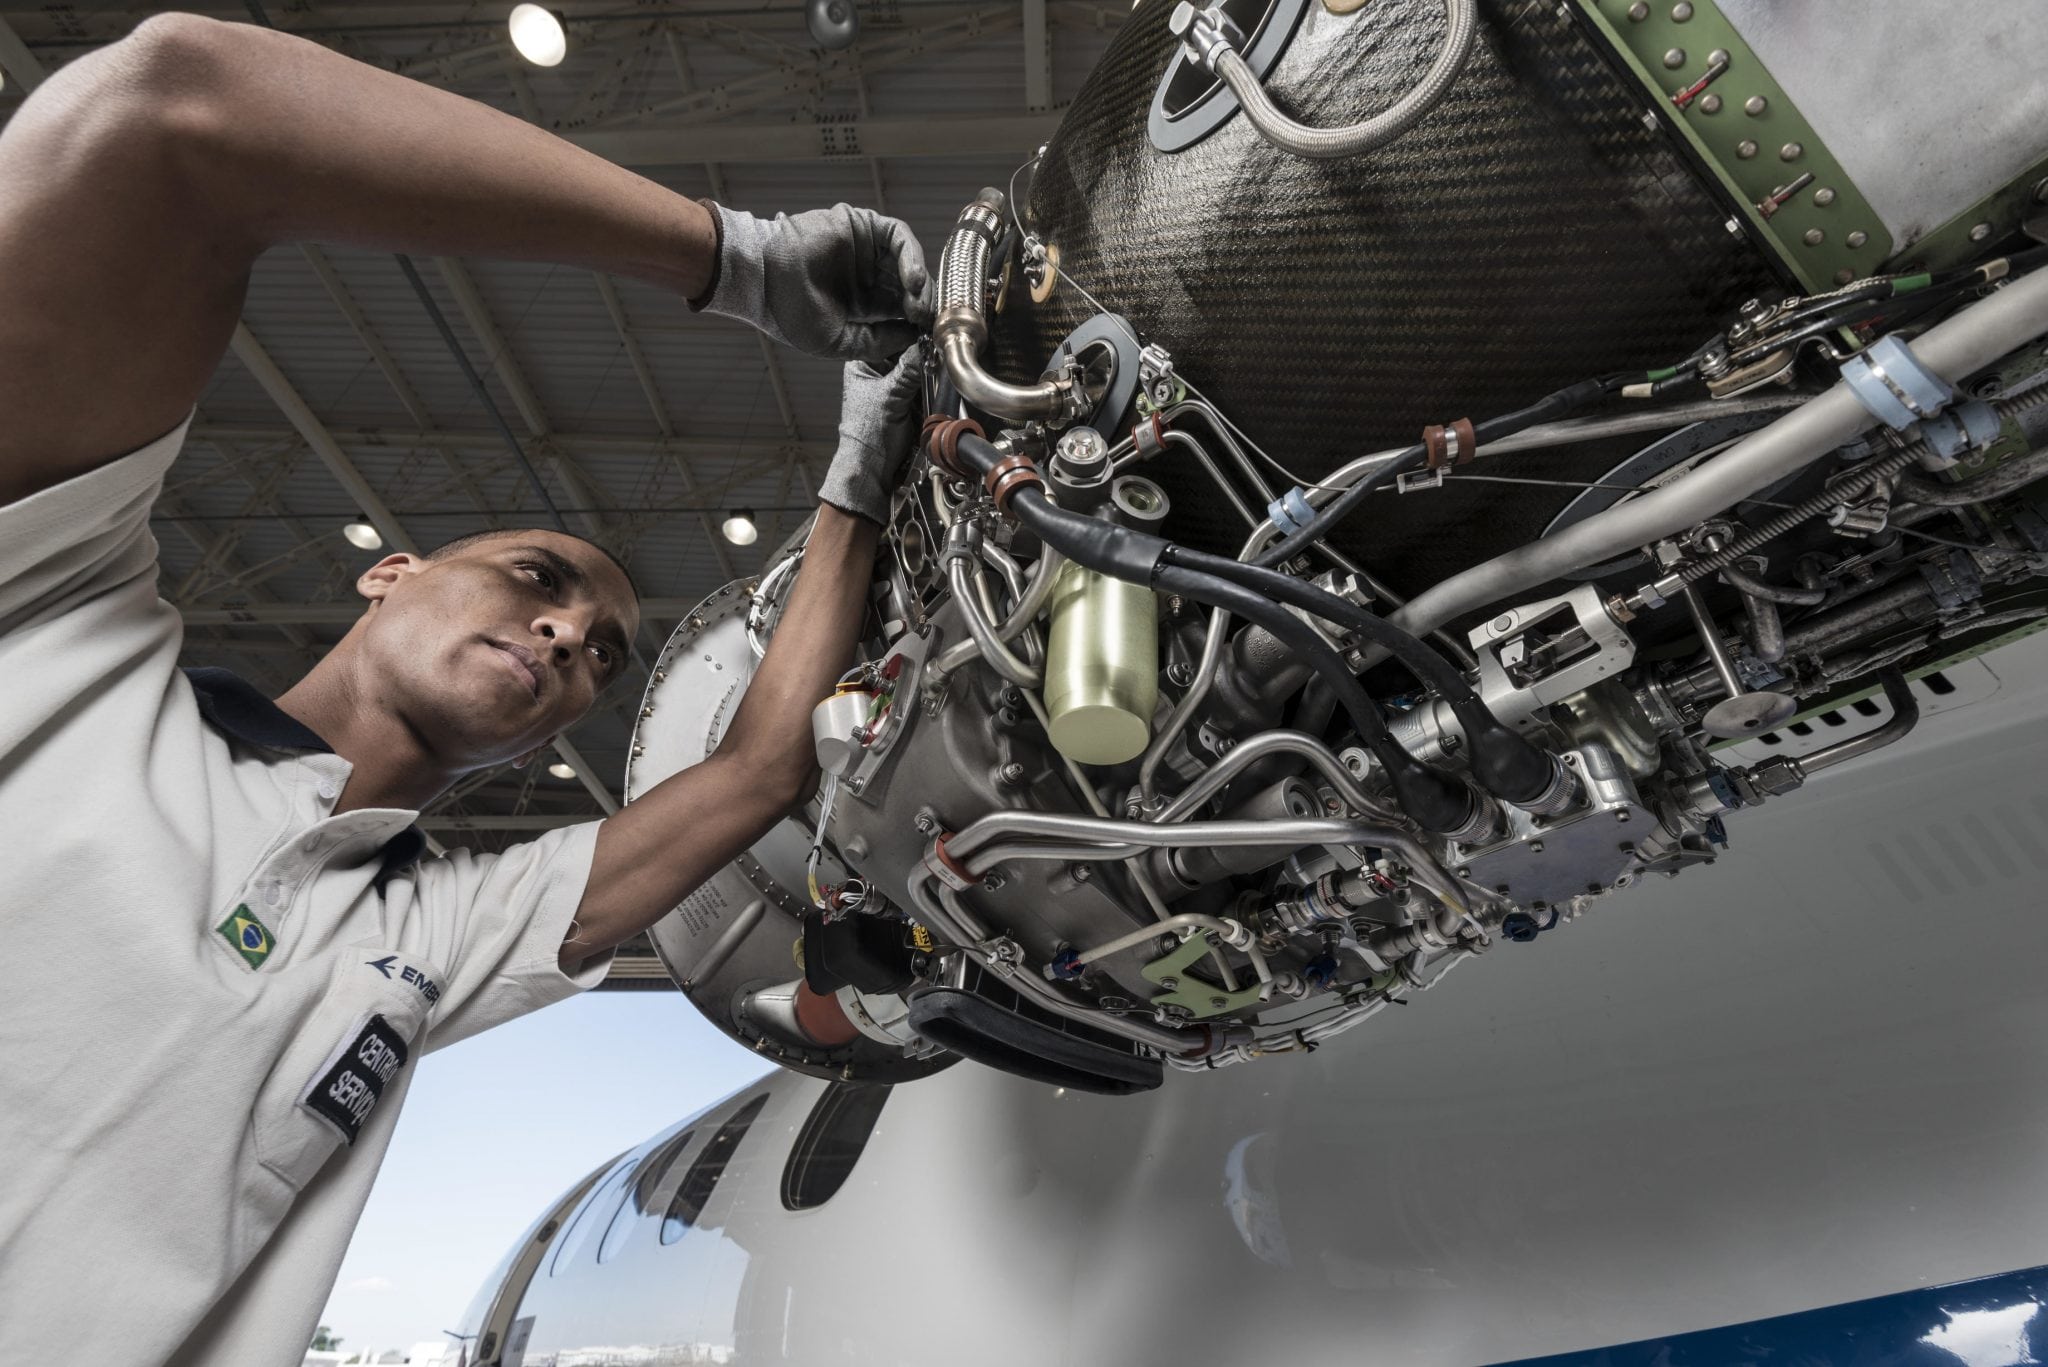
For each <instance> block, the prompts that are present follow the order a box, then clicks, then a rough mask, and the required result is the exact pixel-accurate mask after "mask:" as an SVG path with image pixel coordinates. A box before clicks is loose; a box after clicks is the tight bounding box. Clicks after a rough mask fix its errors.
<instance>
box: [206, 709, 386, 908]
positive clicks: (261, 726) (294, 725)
mask: <svg viewBox="0 0 2048 1367" xmlns="http://www.w3.org/2000/svg"><path fill="white" fill-rule="evenodd" d="M185 678H186V680H187V681H188V682H189V683H191V685H192V693H193V696H194V697H195V698H196V699H197V700H198V703H199V715H200V716H202V717H204V718H206V724H207V725H209V726H211V727H212V728H213V729H214V730H216V731H218V732H220V733H221V734H222V735H224V736H226V737H228V738H229V739H230V740H238V741H241V742H242V743H243V744H245V745H260V746H263V747H264V748H265V749H269V750H311V751H313V752H314V753H315V754H321V755H331V754H333V753H334V747H333V746H331V745H329V744H328V743H327V742H326V741H324V740H322V739H320V736H319V734H318V733H317V732H315V731H314V730H313V729H312V728H311V727H309V726H307V725H306V724H305V723H304V722H302V721H300V720H299V719H298V718H297V717H294V716H293V715H292V714H291V713H289V712H287V711H285V710H284V709H283V708H282V707H279V706H278V705H277V704H276V703H274V702H272V701H271V700H270V699H269V698H268V697H266V696H264V694H263V692H262V690H261V689H259V688H257V687H256V685H254V684H252V683H250V682H249V681H248V680H247V679H244V678H243V677H242V676H241V675H239V674H236V673H234V672H233V671H232V670H227V669H188V670H186V671H185ZM426 848H427V837H426V833H425V832H424V831H422V830H420V828H419V827H417V826H407V827H406V828H405V829H404V830H402V831H400V832H399V833H398V834H397V835H394V836H392V837H391V838H390V839H389V840H387V841H385V842H384V867H383V868H382V869H381V870H379V871H378V874H377V886H378V887H379V888H382V887H383V885H384V880H385V879H387V878H389V877H390V876H391V875H392V874H394V873H396V872H398V870H400V869H402V868H404V867H405V866H406V865H408V864H410V863H412V862H413V861H414V860H416V859H418V858H419V857H420V856H421V855H422V854H424V853H425V852H426Z"/></svg>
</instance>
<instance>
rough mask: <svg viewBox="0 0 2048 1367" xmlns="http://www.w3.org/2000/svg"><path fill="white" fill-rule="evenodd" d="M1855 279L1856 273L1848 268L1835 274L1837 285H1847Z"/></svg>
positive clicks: (1843, 268)
mask: <svg viewBox="0 0 2048 1367" xmlns="http://www.w3.org/2000/svg"><path fill="white" fill-rule="evenodd" d="M1855 278H1856V272H1854V271H1852V270H1850V269H1849V268H1848V267H1847V266H1844V267H1842V269H1840V270H1838V271H1836V272H1835V283H1836V284H1837V285H1846V284H1848V283H1849V282H1850V281H1851V280H1854V279H1855Z"/></svg>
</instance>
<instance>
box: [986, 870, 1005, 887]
mask: <svg viewBox="0 0 2048 1367" xmlns="http://www.w3.org/2000/svg"><path fill="white" fill-rule="evenodd" d="M1008 881H1009V880H1008V879H1006V878H1004V877H1003V873H1002V870H1001V869H990V870H989V871H988V872H987V873H985V874H983V875H982V878H981V886H982V889H983V890H984V891H987V892H1001V891H1002V888H1003V884H1004V883H1006V882H1008Z"/></svg>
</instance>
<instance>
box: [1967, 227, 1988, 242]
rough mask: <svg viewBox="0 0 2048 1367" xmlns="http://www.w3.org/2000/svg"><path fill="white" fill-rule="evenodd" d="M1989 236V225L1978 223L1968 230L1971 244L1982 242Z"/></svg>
mask: <svg viewBox="0 0 2048 1367" xmlns="http://www.w3.org/2000/svg"><path fill="white" fill-rule="evenodd" d="M1989 236H1991V225H1990V224H1989V223H1979V224H1977V225H1976V226H1975V227H1973V228H1971V229H1970V241H1972V242H1982V241H1983V240H1984V239H1985V238H1987V237H1989Z"/></svg>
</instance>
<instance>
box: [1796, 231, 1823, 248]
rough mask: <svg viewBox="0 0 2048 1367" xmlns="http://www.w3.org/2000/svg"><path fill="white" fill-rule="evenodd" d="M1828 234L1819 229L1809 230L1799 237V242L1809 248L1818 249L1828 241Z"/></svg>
mask: <svg viewBox="0 0 2048 1367" xmlns="http://www.w3.org/2000/svg"><path fill="white" fill-rule="evenodd" d="M1827 236H1828V235H1827V234H1826V233H1824V232H1822V231H1821V230H1820V229H1818V228H1808V229H1807V230H1806V231H1805V232H1803V233H1801V234H1800V235H1799V240H1800V241H1801V242H1804V243H1805V244H1806V245H1807V246H1809V247H1818V246H1819V245H1820V244H1821V243H1823V242H1825V241H1826V240H1827Z"/></svg>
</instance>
